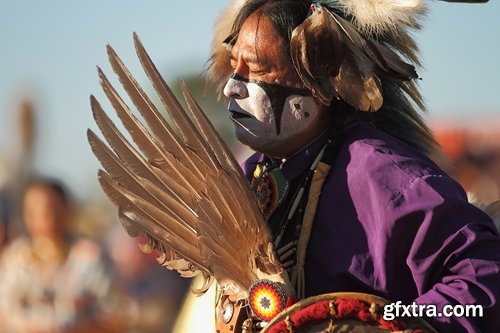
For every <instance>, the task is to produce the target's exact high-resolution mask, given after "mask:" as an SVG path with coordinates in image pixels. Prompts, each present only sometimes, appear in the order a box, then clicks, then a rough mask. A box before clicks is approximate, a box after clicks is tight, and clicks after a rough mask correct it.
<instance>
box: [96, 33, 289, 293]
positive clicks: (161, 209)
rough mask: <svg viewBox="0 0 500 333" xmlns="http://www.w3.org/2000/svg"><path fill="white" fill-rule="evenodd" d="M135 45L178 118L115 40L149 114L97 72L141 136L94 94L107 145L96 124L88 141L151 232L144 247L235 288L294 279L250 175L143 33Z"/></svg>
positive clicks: (118, 69) (125, 209) (120, 197)
mask: <svg viewBox="0 0 500 333" xmlns="http://www.w3.org/2000/svg"><path fill="white" fill-rule="evenodd" d="M134 43H135V46H136V51H137V54H138V57H139V59H140V62H141V64H142V67H143V69H144V71H145V72H146V74H147V76H148V77H149V79H150V81H151V82H152V84H153V86H154V88H155V90H156V92H157V94H158V95H159V97H160V99H161V101H162V103H163V106H164V107H165V109H166V111H167V112H168V114H169V116H170V118H171V119H172V122H173V125H170V123H169V122H167V121H166V120H165V118H164V117H163V116H162V115H161V113H160V111H159V110H158V109H157V108H156V107H155V105H154V104H153V103H152V102H151V100H150V98H149V97H148V96H147V95H146V94H145V92H144V91H143V89H142V88H141V87H140V86H139V84H138V83H137V81H136V80H135V79H134V78H133V76H132V75H131V74H130V73H129V71H128V70H127V68H126V67H125V65H124V64H123V63H122V61H121V60H120V59H119V58H118V56H117V55H116V53H115V52H114V50H113V49H112V48H111V46H108V47H107V49H108V56H109V61H110V63H111V66H112V68H113V70H114V71H115V73H116V74H117V76H118V78H119V80H120V82H121V84H122V86H123V88H124V90H125V91H126V92H127V94H128V96H129V97H130V99H131V101H132V102H133V104H134V105H135V107H136V108H137V110H138V111H139V113H140V114H141V116H142V118H143V121H145V124H143V123H142V121H141V120H140V119H138V118H137V117H136V116H135V115H134V114H133V113H132V111H131V110H130V108H129V107H128V106H127V104H126V103H125V102H124V100H123V99H122V98H121V97H120V95H119V94H118V93H117V91H116V90H115V89H114V88H113V86H112V85H111V84H110V82H109V81H108V79H107V78H106V76H105V75H104V73H103V72H102V71H101V70H100V69H98V75H99V78H100V80H101V85H102V88H103V90H104V93H105V94H106V96H107V97H108V99H109V101H110V102H111V105H112V106H113V108H114V109H115V111H116V114H117V115H118V118H119V119H120V121H121V122H122V123H123V125H124V127H125V129H126V130H127V131H128V133H129V134H130V137H131V138H132V140H133V142H134V144H132V143H131V142H129V141H128V140H127V139H126V138H125V136H124V135H123V134H122V133H120V131H119V130H118V129H117V127H116V126H115V125H114V124H113V122H112V121H111V120H110V118H109V117H108V116H107V115H106V113H105V112H104V110H103V109H102V107H101V106H100V104H99V103H98V101H97V100H96V99H95V98H94V97H93V96H91V98H90V101H91V107H92V112H93V115H94V119H95V121H96V123H97V125H98V127H99V129H100V131H101V132H102V134H103V136H104V138H105V140H106V142H107V144H106V143H104V142H103V141H102V140H101V139H99V138H98V136H97V135H95V134H94V133H93V132H92V131H91V130H89V131H88V140H89V143H90V146H91V148H92V151H93V152H94V154H95V155H96V157H97V158H98V159H99V161H100V162H101V164H102V166H103V169H104V170H99V172H98V178H99V182H100V184H101V186H102V188H103V190H104V192H105V193H106V194H107V195H108V197H109V198H110V199H111V201H112V202H113V203H114V204H115V205H117V206H118V208H119V217H120V220H121V222H122V224H123V226H124V227H125V229H126V230H127V231H128V232H129V234H130V235H131V236H133V237H136V236H141V235H146V236H147V237H148V243H147V244H143V245H142V247H141V248H142V249H143V250H144V251H152V250H156V251H158V252H159V253H161V255H160V257H159V258H158V260H159V261H160V262H161V263H162V264H163V265H164V266H165V267H167V268H169V269H175V270H177V271H179V272H180V274H181V275H182V276H186V277H190V276H194V275H196V274H199V273H201V274H203V275H204V277H205V281H206V285H205V286H204V288H202V290H201V291H203V290H206V288H208V286H209V283H210V281H211V280H212V279H215V280H217V281H218V283H219V284H220V285H221V286H222V288H223V289H224V291H225V292H226V293H229V294H238V295H240V296H241V297H246V296H247V291H248V290H249V288H250V286H251V285H252V284H253V283H254V282H255V281H256V280H258V279H262V278H267V279H271V280H274V281H276V282H281V283H283V284H285V285H286V284H287V277H286V272H284V270H283V269H282V267H281V265H280V263H279V261H278V260H277V257H276V254H275V252H274V248H273V246H272V242H271V236H270V233H269V231H268V229H267V225H266V223H265V221H264V218H263V216H262V214H261V212H260V210H259V208H258V205H257V203H256V200H255V198H254V195H253V193H252V192H251V190H250V187H249V185H248V183H247V180H246V178H245V177H244V176H243V173H242V171H241V169H240V167H239V166H238V164H237V163H236V161H235V160H234V158H233V156H232V154H231V153H230V151H229V150H228V148H227V147H226V145H225V144H224V142H223V141H222V140H221V138H220V137H219V135H218V134H217V132H216V131H215V129H214V128H213V127H212V125H211V123H210V122H209V120H208V119H207V117H206V116H205V114H204V113H203V111H202V110H201V109H200V107H199V106H198V104H197V103H196V101H195V100H194V98H193V97H192V96H191V94H190V92H189V91H188V89H187V87H186V86H185V85H184V84H182V85H181V90H182V93H183V95H184V98H185V100H186V103H187V105H188V111H187V112H186V111H185V110H184V109H183V107H182V106H181V104H180V103H179V101H178V100H177V99H176V98H175V96H174V95H173V93H172V91H171V90H170V88H169V87H168V85H167V84H166V83H165V81H164V80H163V78H162V77H161V75H160V73H159V72H158V70H157V69H156V67H155V65H154V64H153V62H152V61H151V59H150V57H149V56H148V54H147V53H146V51H145V49H144V47H143V45H142V44H141V42H140V41H139V38H138V37H137V35H136V34H134Z"/></svg>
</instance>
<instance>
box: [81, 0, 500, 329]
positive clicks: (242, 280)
mask: <svg viewBox="0 0 500 333" xmlns="http://www.w3.org/2000/svg"><path fill="white" fill-rule="evenodd" d="M235 3H236V7H235V10H236V11H235V13H231V12H226V13H225V14H223V16H222V23H221V26H225V27H226V28H227V27H228V26H229V27H230V26H232V29H229V30H227V29H226V30H225V31H224V29H222V30H223V31H222V33H221V34H222V36H223V37H221V34H218V36H219V37H220V38H219V39H218V40H219V43H217V48H216V49H215V50H214V54H213V56H212V66H211V74H212V77H213V78H214V81H216V83H218V84H219V87H220V90H221V91H222V90H223V92H224V94H225V95H226V97H228V98H229V100H230V101H229V111H230V112H231V119H232V121H233V123H234V125H235V128H236V135H237V137H238V139H239V140H240V141H241V142H242V143H244V144H246V145H248V146H250V147H251V148H253V149H255V150H256V151H257V153H255V154H254V155H253V156H251V157H250V158H249V159H248V160H247V161H246V162H245V163H244V171H245V174H246V176H247V179H245V178H244V176H242V175H241V173H240V170H239V168H238V166H237V165H235V163H234V160H233V159H232V158H231V156H230V154H229V153H228V152H227V150H226V149H225V148H224V144H223V143H222V142H221V140H220V138H218V137H217V135H216V133H214V131H213V128H212V127H211V125H210V124H209V123H208V122H207V120H206V118H205V116H204V115H203V113H202V112H201V110H200V108H199V107H198V106H197V105H196V103H195V102H194V100H193V98H192V96H191V95H190V94H189V92H188V91H187V90H186V88H185V87H183V93H184V96H185V99H186V102H187V104H188V106H189V112H190V114H188V113H187V111H186V110H184V109H183V108H182V107H181V106H180V104H179V103H178V101H177V100H176V99H175V97H174V96H173V94H172V92H171V91H170V88H169V87H168V86H167V85H166V84H165V82H164V81H163V80H162V79H161V76H160V74H159V72H158V70H157V69H156V68H155V66H154V64H153V63H152V60H151V58H150V57H149V56H148V54H147V53H146V51H145V49H144V47H143V46H142V43H141V42H140V41H139V39H138V37H137V36H134V41H135V46H136V49H137V52H138V56H139V59H140V61H141V64H142V66H143V68H144V70H145V72H146V74H147V75H148V77H149V78H150V81H151V82H152V84H153V86H154V87H155V90H156V91H157V93H158V95H159V96H160V99H161V101H162V102H163V105H164V106H165V109H166V111H167V112H168V113H169V115H170V117H171V118H172V124H169V123H167V121H166V120H165V119H164V118H162V116H161V115H160V112H159V110H157V109H156V107H155V105H154V103H152V102H151V100H150V99H149V97H148V96H147V95H146V94H145V93H144V91H143V90H142V89H141V88H140V87H139V85H138V83H137V81H135V79H134V78H133V77H132V76H131V74H130V72H129V71H128V70H127V69H126V68H125V66H124V64H123V63H122V62H121V60H120V59H119V58H118V56H117V55H116V53H115V52H114V51H113V49H112V48H111V47H108V56H109V60H110V63H111V66H112V67H113V70H114V71H115V73H116V74H117V75H118V77H119V80H120V83H121V84H122V86H123V87H124V89H125V90H126V91H127V93H128V95H129V97H130V99H131V100H132V102H133V103H134V104H135V106H136V107H137V109H138V110H139V112H140V113H141V116H142V118H143V119H144V121H146V123H147V125H148V126H147V127H148V128H149V130H148V129H147V128H146V126H144V125H143V124H142V123H141V120H139V119H138V118H137V117H136V116H135V115H133V114H132V113H131V111H130V109H129V108H128V107H127V106H126V105H125V102H124V101H123V100H122V99H121V98H120V97H119V96H118V94H117V92H116V90H115V89H114V88H113V87H112V86H111V84H110V83H109V81H108V80H107V78H106V77H105V75H104V74H103V73H102V71H100V70H99V77H100V79H101V85H102V87H103V89H104V92H105V94H106V96H107V97H108V99H109V100H110V102H111V104H112V105H113V107H114V108H115V111H116V112H117V114H118V117H119V118H120V120H121V121H122V123H123V124H124V126H125V128H126V129H127V131H128V132H129V134H130V136H131V138H132V140H133V141H134V143H135V144H136V145H135V146H134V145H132V144H130V142H129V141H128V140H127V139H126V138H125V137H124V136H123V135H122V134H121V133H120V132H119V131H118V130H117V128H116V127H115V126H114V124H113V123H112V122H111V120H110V119H109V117H107V116H106V114H105V112H104V110H103V109H102V107H101V106H100V105H99V103H98V102H97V100H96V99H95V98H93V97H91V105H92V110H93V113H94V119H95V120H96V123H97V125H98V126H99V128H100V130H101V132H102V133H103V135H104V137H105V139H106V141H107V143H108V144H109V146H108V145H106V144H104V142H102V141H101V140H100V139H99V138H98V137H97V136H96V135H95V134H94V133H93V132H91V131H89V133H88V135H89V142H90V145H91V147H92V149H93V151H94V153H95V155H96V156H97V157H98V159H99V160H100V161H101V164H102V165H103V168H104V170H101V171H100V172H99V181H100V183H101V185H102V187H103V189H104V191H105V192H106V193H107V194H108V196H109V198H110V199H111V200H112V201H113V202H114V203H115V204H116V205H117V206H119V209H120V210H119V212H120V218H121V221H122V223H123V225H124V227H125V228H126V229H127V231H128V232H129V234H130V235H131V236H134V237H137V236H142V235H146V236H147V237H146V238H145V240H146V241H147V242H146V243H145V244H143V249H145V250H147V251H155V253H157V254H158V256H159V258H158V259H159V261H160V262H161V264H163V265H164V266H166V267H167V268H170V269H176V270H178V271H179V272H181V274H182V275H183V276H187V277H189V276H193V275H195V274H197V273H201V274H202V275H203V277H205V282H207V283H206V284H205V285H204V286H203V288H202V290H206V289H207V286H208V285H209V282H210V281H211V280H212V278H213V279H215V280H217V282H218V286H219V287H220V288H219V290H220V297H219V301H218V310H217V311H218V321H219V324H220V326H219V328H218V330H219V331H218V332H239V331H245V330H247V331H248V330H254V329H255V330H258V329H259V328H261V327H262V326H265V322H269V324H268V326H267V328H264V330H265V331H266V332H270V331H280V329H279V328H277V327H278V326H279V325H282V326H283V329H284V330H285V331H293V330H292V329H293V327H295V326H297V325H298V323H299V321H300V322H304V320H303V319H304V318H303V317H300V318H299V317H298V316H296V314H295V315H292V314H290V315H288V314H287V312H286V311H288V310H286V311H285V317H282V315H283V313H282V314H281V315H280V314H279V311H281V310H283V309H284V308H285V307H286V305H287V303H288V305H290V304H289V303H291V302H293V297H292V296H293V295H294V294H296V295H297V296H298V297H299V298H307V299H306V300H305V301H303V302H306V303H307V304H311V305H313V306H318V307H322V309H320V310H321V311H319V312H318V311H316V310H318V309H319V308H314V309H311V308H309V310H314V311H310V312H309V314H308V316H309V319H308V320H306V321H307V322H308V323H310V321H311V320H310V319H311V315H317V314H318V313H322V314H324V315H325V317H324V318H315V319H318V320H319V319H325V321H326V322H327V323H328V325H330V326H331V327H330V331H331V330H333V329H335V330H338V329H340V328H333V326H334V325H336V323H337V322H338V321H339V319H345V318H349V319H352V318H353V316H354V317H355V318H356V319H359V320H360V321H362V322H371V323H372V324H373V323H374V322H375V323H376V325H381V326H382V327H384V328H385V329H386V331H387V330H390V331H396V330H400V331H401V330H404V328H403V327H402V326H398V323H397V322H392V321H387V320H385V321H384V320H381V318H380V317H381V316H380V313H379V312H380V307H381V304H383V302H379V301H377V298H376V296H370V297H359V294H358V296H357V297H358V298H356V297H354V299H344V298H342V300H339V299H336V300H335V301H334V300H333V299H326V300H325V298H324V297H323V296H318V295H324V294H326V295H327V296H326V297H327V298H328V297H330V296H331V295H330V293H334V292H358V293H365V294H371V295H377V296H382V297H383V298H385V299H388V300H389V301H391V302H394V303H395V305H394V306H395V307H397V306H400V307H402V305H406V306H409V305H412V303H413V302H415V304H414V306H416V307H418V305H424V304H427V305H433V306H435V307H436V308H437V309H438V310H439V311H443V310H444V308H445V306H449V305H466V304H479V305H481V306H482V307H483V310H484V311H483V313H482V315H480V316H479V317H477V318H474V317H473V316H460V315H456V316H455V317H447V316H442V317H440V316H438V314H437V313H436V314H435V315H432V314H429V312H425V313H424V315H426V316H427V317H428V320H429V322H430V323H431V324H432V325H433V326H434V327H435V328H436V329H437V330H438V331H442V332H466V331H467V332H480V331H481V332H498V331H499V329H500V320H499V318H498V315H496V314H498V312H499V310H500V305H499V302H498V299H499V297H500V286H499V285H498V282H499V281H500V280H499V272H500V238H499V237H498V234H497V233H496V231H495V228H494V225H493V224H492V221H491V219H490V218H489V217H488V216H487V215H486V214H484V213H483V212H482V211H480V210H479V209H476V208H475V207H473V206H472V205H470V204H468V202H467V199H466V196H465V194H464V192H463V190H462V189H461V188H460V186H459V185H458V184H457V183H456V182H454V181H453V180H452V179H451V178H450V177H448V176H447V175H446V174H445V173H444V172H443V171H441V170H440V169H439V167H438V166H437V165H436V164H435V163H434V162H433V161H431V159H429V158H428V157H427V155H434V156H438V155H439V154H438V153H437V151H438V149H437V148H436V144H435V141H434V139H433V137H432V135H431V133H430V131H429V130H428V128H427V127H426V125H425V123H424V122H423V121H422V119H421V118H420V116H419V113H418V111H419V109H423V102H422V98H421V96H420V94H419V92H418V89H417V87H416V85H415V83H414V82H413V80H414V79H416V78H418V75H417V73H416V70H415V67H414V66H413V65H412V64H410V63H408V62H406V60H404V59H403V57H404V58H406V59H408V61H410V62H412V63H414V64H417V65H418V57H417V54H416V46H415V44H414V42H413V40H412V39H411V36H410V32H411V30H412V29H415V28H418V27H419V26H420V22H419V19H420V18H421V17H422V16H423V14H424V13H425V8H424V6H423V4H422V3H421V2H420V1H418V0H413V1H407V0H401V1H398V0H394V1H376V2H375V1H368V0H366V1H362V0H352V1H350V0H342V1H322V2H321V3H311V2H310V1H308V0H276V1H266V0H249V1H245V2H243V1H237V2H235ZM237 5H239V6H237ZM241 5H243V7H241ZM235 15H236V19H234V17H235ZM228 20H229V24H228ZM233 22H234V24H233ZM227 36H229V37H227ZM226 37H227V38H226ZM224 39H225V43H224V44H221V43H220V41H222V40H224ZM222 87H224V88H223V89H222ZM246 180H249V181H250V183H251V186H252V188H253V190H254V193H255V195H256V196H255V197H256V199H257V202H255V197H254V196H253V195H252V193H251V191H250V189H249V188H248V184H247V183H246V182H245V181H246ZM266 224H267V226H269V228H267V227H266ZM268 229H270V231H271V232H269V230H268ZM275 250H276V251H275ZM278 259H279V260H278ZM285 272H288V274H285ZM288 277H290V280H291V281H288ZM344 295H345V294H344ZM287 296H290V297H289V298H287ZM310 296H314V297H317V298H311V297H310ZM332 297H333V298H335V296H332ZM337 298H338V297H337ZM316 300H321V301H320V302H317V304H316V303H315V301H316ZM378 300H380V299H378ZM337 301H339V302H340V303H336V302H337ZM325 302H326V303H325ZM300 304H302V305H303V304H305V303H299V304H297V305H300ZM238 307H239V308H240V309H243V310H242V311H244V310H246V309H248V308H251V311H249V313H248V314H249V316H250V318H248V319H247V320H243V319H242V318H241V317H242V316H239V315H235V314H236V313H238ZM346 308H349V309H351V310H349V311H347V312H346ZM290 309H292V310H293V309H297V307H296V306H292V307H291V308H290ZM353 309H357V310H355V311H354V310H353ZM405 309H406V308H405ZM358 310H359V311H358ZM353 311H354V312H353ZM239 313H243V312H239ZM298 314H301V313H298ZM302 314H303V313H302ZM342 316H344V317H342ZM417 316H419V315H417ZM273 318H281V319H282V321H281V322H278V323H275V322H273V320H274V319H273ZM243 321H244V322H243ZM275 324H276V325H275ZM349 325H350V324H349ZM285 326H286V327H285ZM361 326H363V327H364V325H363V324H362V325H361ZM275 328H276V329H275ZM342 329H345V327H343V328H342ZM427 331H432V330H427Z"/></svg>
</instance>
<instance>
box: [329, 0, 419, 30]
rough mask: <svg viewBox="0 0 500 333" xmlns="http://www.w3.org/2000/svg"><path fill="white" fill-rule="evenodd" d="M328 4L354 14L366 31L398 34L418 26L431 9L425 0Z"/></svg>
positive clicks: (344, 0)
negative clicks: (428, 8) (427, 6)
mask: <svg viewBox="0 0 500 333" xmlns="http://www.w3.org/2000/svg"><path fill="white" fill-rule="evenodd" d="M323 3H324V4H325V5H327V6H331V7H333V8H337V9H340V10H342V11H343V12H344V13H345V14H346V15H349V16H352V17H353V23H354V24H355V25H356V27H357V28H358V29H359V30H360V31H361V32H362V33H364V34H365V35H368V36H370V35H371V36H380V35H385V34H398V33H400V32H401V31H402V30H405V29H407V28H418V27H419V26H420V24H419V20H420V19H422V18H423V17H424V16H425V13H426V11H427V9H426V6H425V1H422V0H329V1H324V2H323Z"/></svg>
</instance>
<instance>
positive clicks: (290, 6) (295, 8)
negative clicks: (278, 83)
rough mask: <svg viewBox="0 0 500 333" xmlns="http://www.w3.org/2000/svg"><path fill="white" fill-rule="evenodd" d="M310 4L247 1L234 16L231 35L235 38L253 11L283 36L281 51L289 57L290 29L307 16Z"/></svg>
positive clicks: (297, 0) (291, 0)
mask: <svg viewBox="0 0 500 333" xmlns="http://www.w3.org/2000/svg"><path fill="white" fill-rule="evenodd" d="M310 6H311V1H309V0H275V1H269V0H250V1H247V3H246V4H245V5H244V6H243V8H242V9H241V10H240V12H239V14H238V16H236V19H235V21H234V25H233V29H232V32H231V35H232V36H233V37H236V38H237V36H238V33H239V32H240V29H241V27H242V26H243V23H244V22H245V21H246V19H247V18H248V17H249V16H250V15H252V14H253V13H259V14H261V15H265V16H266V17H267V18H268V19H269V21H270V22H271V25H272V26H273V28H274V29H275V30H276V32H277V33H278V35H279V36H280V37H282V38H283V41H284V44H283V45H282V48H283V49H282V51H283V53H284V55H285V56H286V57H288V58H289V57H290V52H289V49H290V38H291V36H292V31H293V30H294V29H295V28H296V27H297V26H298V25H300V24H301V23H302V22H304V20H305V19H306V18H307V15H308V13H309V9H310Z"/></svg>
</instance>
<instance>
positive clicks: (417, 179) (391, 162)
mask: <svg viewBox="0 0 500 333" xmlns="http://www.w3.org/2000/svg"><path fill="white" fill-rule="evenodd" d="M341 154H343V158H344V159H346V160H347V161H348V162H347V163H346V174H347V182H348V185H349V188H350V189H351V191H354V192H355V191H363V193H364V194H365V195H370V194H371V195H376V196H379V197H380V200H382V202H380V203H384V202H385V203H386V204H388V203H389V202H391V201H392V200H394V199H396V198H397V197H398V196H399V195H400V194H401V193H402V192H404V191H405V190H407V189H409V188H411V187H412V184H413V185H414V184H416V183H424V184H425V183H429V184H430V185H431V187H435V188H436V190H438V191H439V190H441V189H440V187H441V186H444V187H445V188H446V189H448V190H449V189H450V186H451V187H452V188H453V190H455V191H456V190H458V191H459V192H463V191H460V190H461V188H460V186H459V185H458V184H457V183H456V182H455V181H454V180H453V179H452V178H451V177H450V176H448V175H447V174H446V173H445V172H444V171H443V170H441V169H440V168H439V167H438V166H437V165H436V164H435V163H434V162H433V161H432V160H430V159H429V158H428V157H427V156H425V155H424V154H423V153H421V152H418V151H416V150H415V149H414V148H412V147H410V146H409V145H407V144H406V143H404V142H402V141H400V140H398V139H396V138H394V137H392V136H390V135H388V134H386V133H384V132H382V131H380V130H377V129H375V128H373V127H370V126H369V125H368V124H359V125H357V126H355V128H353V129H352V131H351V133H349V134H348V135H347V137H346V141H345V144H344V145H343V147H342V149H341Z"/></svg>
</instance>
